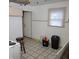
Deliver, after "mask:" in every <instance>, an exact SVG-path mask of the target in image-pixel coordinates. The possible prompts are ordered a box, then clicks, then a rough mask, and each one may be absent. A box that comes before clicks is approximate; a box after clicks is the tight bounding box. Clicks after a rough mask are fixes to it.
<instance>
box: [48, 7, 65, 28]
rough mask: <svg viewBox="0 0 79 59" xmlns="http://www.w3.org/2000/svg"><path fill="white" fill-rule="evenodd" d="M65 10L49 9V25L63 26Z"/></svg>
mask: <svg viewBox="0 0 79 59" xmlns="http://www.w3.org/2000/svg"><path fill="white" fill-rule="evenodd" d="M64 16H65V8H55V9H49V25H51V26H60V27H62V26H63V21H64Z"/></svg>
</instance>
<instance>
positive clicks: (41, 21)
mask: <svg viewBox="0 0 79 59" xmlns="http://www.w3.org/2000/svg"><path fill="white" fill-rule="evenodd" d="M58 7H66V10H67V11H66V13H67V14H66V16H65V22H64V28H59V27H51V26H48V9H49V8H58ZM67 21H68V2H67V1H65V2H58V3H53V4H48V5H41V6H34V7H33V8H32V37H33V38H36V39H39V40H41V39H40V36H41V35H42V33H43V34H45V35H47V37H48V38H49V39H50V38H51V36H52V35H59V36H60V37H61V41H60V46H63V45H64V43H66V42H67V41H68V40H69V37H68V36H69V32H68V31H69V27H68V26H69V25H68V22H67Z"/></svg>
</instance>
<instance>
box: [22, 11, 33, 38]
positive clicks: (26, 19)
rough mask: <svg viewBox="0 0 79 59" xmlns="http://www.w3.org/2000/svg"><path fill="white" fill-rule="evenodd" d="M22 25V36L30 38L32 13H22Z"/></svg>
mask: <svg viewBox="0 0 79 59" xmlns="http://www.w3.org/2000/svg"><path fill="white" fill-rule="evenodd" d="M23 23H24V36H25V37H30V38H31V33H32V12H31V11H24V16H23Z"/></svg>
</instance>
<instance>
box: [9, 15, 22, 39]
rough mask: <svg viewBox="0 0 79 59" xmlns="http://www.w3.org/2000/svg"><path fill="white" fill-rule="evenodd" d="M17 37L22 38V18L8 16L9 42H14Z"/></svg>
mask: <svg viewBox="0 0 79 59" xmlns="http://www.w3.org/2000/svg"><path fill="white" fill-rule="evenodd" d="M17 37H23V32H22V17H16V16H9V40H12V41H16V38H17Z"/></svg>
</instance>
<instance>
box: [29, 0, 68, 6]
mask: <svg viewBox="0 0 79 59" xmlns="http://www.w3.org/2000/svg"><path fill="white" fill-rule="evenodd" d="M61 1H68V0H32V1H31V3H30V4H29V5H43V4H49V3H54V2H61Z"/></svg>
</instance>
